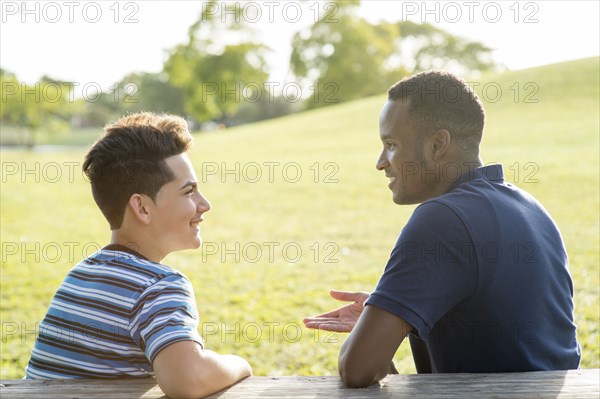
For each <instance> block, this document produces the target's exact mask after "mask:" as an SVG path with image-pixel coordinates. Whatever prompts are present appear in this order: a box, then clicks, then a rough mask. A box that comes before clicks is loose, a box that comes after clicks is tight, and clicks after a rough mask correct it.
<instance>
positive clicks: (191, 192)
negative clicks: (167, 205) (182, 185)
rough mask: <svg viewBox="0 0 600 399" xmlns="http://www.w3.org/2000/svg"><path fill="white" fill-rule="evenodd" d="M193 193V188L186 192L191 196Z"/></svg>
mask: <svg viewBox="0 0 600 399" xmlns="http://www.w3.org/2000/svg"><path fill="white" fill-rule="evenodd" d="M193 193H194V189H193V188H192V189H191V190H189V191H187V192H186V194H187V195H191V194H193Z"/></svg>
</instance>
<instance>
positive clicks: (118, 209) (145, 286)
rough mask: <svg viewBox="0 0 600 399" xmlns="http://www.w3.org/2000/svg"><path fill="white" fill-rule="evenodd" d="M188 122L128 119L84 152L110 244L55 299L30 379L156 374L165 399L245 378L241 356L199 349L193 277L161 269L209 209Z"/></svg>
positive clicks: (194, 239) (195, 240) (192, 242)
mask: <svg viewBox="0 0 600 399" xmlns="http://www.w3.org/2000/svg"><path fill="white" fill-rule="evenodd" d="M191 143H192V136H191V135H190V133H189V131H188V127H187V123H186V121H185V120H184V119H182V118H180V117H176V116H173V115H155V114H152V113H140V114H133V115H129V116H126V117H123V118H121V119H119V120H118V121H117V122H116V123H114V124H112V125H109V126H107V127H106V129H105V134H104V136H102V137H101V138H100V139H99V140H98V141H97V142H96V143H95V144H94V146H93V147H92V149H91V150H90V151H89V152H88V154H87V155H86V159H85V162H84V165H83V170H84V172H85V173H86V175H87V176H88V177H89V179H90V182H91V186H92V194H93V196H94V200H95V201H96V204H97V205H98V207H99V208H100V210H101V211H102V213H103V214H104V216H105V218H106V219H107V221H108V222H109V224H110V229H111V231H112V237H111V243H110V245H108V246H106V247H104V248H102V249H101V250H99V251H97V252H96V253H94V254H92V255H91V256H89V257H88V258H86V259H84V260H82V261H81V262H80V263H78V264H77V265H76V266H75V267H74V268H73V269H72V270H71V271H70V272H69V273H68V275H67V276H66V277H65V279H64V281H63V282H62V284H61V285H60V287H59V289H58V291H57V293H56V295H55V296H54V298H53V299H52V302H51V304H50V307H49V309H48V312H47V314H46V317H45V318H44V320H43V321H42V322H41V323H40V333H39V336H38V338H37V340H36V342H35V345H34V348H33V350H32V353H31V359H30V361H29V365H28V366H27V370H26V372H27V378H119V377H121V378H122V377H151V376H152V375H154V376H155V377H156V379H157V381H158V384H159V385H160V387H161V388H162V390H163V391H164V392H165V393H166V394H167V395H168V396H170V397H177V398H187V397H193V398H197V397H201V396H205V395H208V394H210V393H213V392H216V391H219V390H221V389H223V388H225V387H227V386H229V385H231V384H234V383H235V382H237V381H239V380H240V379H242V378H245V377H247V376H249V375H251V369H250V365H249V364H248V362H246V360H244V359H242V358H241V357H238V356H235V355H221V354H217V353H215V352H212V351H209V350H206V349H204V343H203V340H202V338H201V337H200V335H199V334H198V330H197V329H198V311H197V310H196V301H195V298H194V291H193V288H192V285H191V283H190V281H189V280H188V279H187V278H186V277H185V276H184V275H183V274H181V273H180V272H178V271H176V270H174V269H172V268H170V267H169V266H166V265H163V264H161V262H162V261H163V259H164V258H165V257H166V256H167V255H168V254H170V253H171V252H174V251H178V250H181V249H187V248H198V247H199V246H200V244H201V237H200V223H201V222H202V220H203V214H204V213H205V212H207V211H208V210H209V209H210V203H209V202H208V201H207V200H206V199H205V198H204V197H203V196H202V194H201V193H200V192H199V191H198V182H197V178H196V174H195V172H194V169H193V166H192V164H191V162H190V160H189V158H188V157H187V155H186V154H185V152H186V151H187V149H188V148H189V147H190V146H191Z"/></svg>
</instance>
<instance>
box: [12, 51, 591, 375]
mask: <svg viewBox="0 0 600 399" xmlns="http://www.w3.org/2000/svg"><path fill="white" fill-rule="evenodd" d="M598 71H599V65H598V58H592V59H584V60H577V61H572V62H566V63H561V64H555V65H549V66H544V67H538V68H533V69H528V70H522V71H511V72H505V73H501V74H496V75H484V76H482V77H480V78H477V79H471V80H470V81H471V82H472V83H473V85H474V86H475V87H476V90H477V91H478V92H479V93H480V95H481V97H482V98H483V100H484V101H485V107H486V110H487V122H486V128H485V133H484V139H483V143H482V159H483V160H484V162H485V163H486V164H488V163H502V164H504V167H505V173H506V179H507V180H508V181H511V182H514V183H515V184H517V185H518V186H520V187H522V188H524V189H525V190H527V191H529V192H531V193H532V194H533V195H534V196H536V197H537V198H538V199H539V200H540V201H541V202H542V203H543V204H544V206H545V207H546V208H547V209H548V211H549V212H550V213H551V214H552V216H553V217H554V219H555V220H556V222H557V224H558V226H559V227H560V229H561V231H562V234H563V237H564V240H565V242H566V245H567V250H568V253H569V259H570V269H571V273H572V276H573V280H574V285H575V321H576V323H577V325H578V339H579V342H580V344H581V346H582V350H583V358H582V367H585V368H589V367H600V347H599V339H600V335H599V287H600V281H599V248H598V243H599V240H600V237H599V207H600V204H599V159H598V158H599V109H600V104H599V92H598V91H599V90H598V88H599V81H598V76H599V74H598ZM382 92H384V88H382ZM384 101H385V96H384V95H382V96H376V97H371V98H366V99H363V100H359V101H354V102H351V103H345V104H340V105H335V106H331V107H327V108H324V109H318V110H314V111H310V112H305V113H301V114H296V115H291V116H287V117H284V118H280V119H276V120H271V121H266V122H261V123H255V124H251V125H245V126H242V127H238V128H234V129H228V130H224V131H219V132H211V133H201V134H197V135H196V142H195V146H194V148H193V149H192V151H191V154H190V155H191V158H192V160H193V162H194V164H195V167H196V172H197V175H198V179H199V181H200V190H201V191H202V192H203V193H204V194H205V196H206V197H207V198H208V199H209V200H210V201H211V203H212V209H211V211H210V212H208V213H207V214H206V215H205V221H204V222H203V223H202V236H203V239H204V244H203V248H202V250H195V251H192V250H189V251H183V252H180V253H175V254H172V255H170V256H169V257H168V258H167V259H166V260H165V263H166V264H168V265H170V266H172V267H174V268H176V269H179V270H181V271H182V272H183V273H185V274H186V275H187V276H188V277H189V278H190V280H191V281H192V283H193V285H194V289H195V292H196V299H197V303H198V309H199V312H200V317H201V320H202V324H201V330H202V331H201V333H202V334H203V335H204V337H205V340H206V344H207V347H209V348H211V349H214V350H216V351H218V352H223V353H236V354H239V355H242V356H244V357H246V358H247V359H249V361H250V363H251V364H252V366H253V369H254V373H255V375H335V374H337V365H336V364H337V353H338V350H339V348H340V345H341V343H342V342H343V341H344V339H345V335H344V334H332V333H318V332H314V331H312V330H307V329H305V328H304V327H303V325H302V318H303V317H304V316H307V315H313V314H318V313H321V312H323V311H326V310H330V309H332V308H333V307H335V306H337V305H338V304H337V303H335V301H334V300H332V299H331V298H329V296H328V291H329V290H330V289H332V288H336V289H344V290H364V291H369V290H372V289H373V288H374V286H375V285H376V283H377V281H378V278H379V276H380V275H381V273H382V271H383V268H384V266H385V263H386V260H387V258H388V255H389V252H390V250H391V248H392V247H393V245H394V243H395V241H396V238H397V236H398V234H399V232H400V230H401V229H402V227H403V226H404V224H405V223H406V221H407V219H408V218H409V216H410V215H411V213H412V211H413V209H414V206H402V207H401V206H397V205H394V203H393V202H392V200H391V194H390V192H389V190H388V188H387V184H388V180H387V179H386V178H385V177H384V175H383V173H382V172H378V171H377V170H376V169H375V162H376V160H377V158H378V156H379V151H380V149H381V143H380V141H379V137H378V116H379V111H380V109H381V106H382V105H383V103H384ZM84 154H85V148H84V147H77V148H75V149H73V150H68V151H56V152H42V153H40V152H26V151H12V150H11V151H3V152H2V153H1V155H2V190H1V196H0V199H1V201H0V206H1V220H2V223H1V228H0V233H1V239H2V250H1V252H2V255H1V257H2V265H1V282H0V287H1V304H0V311H1V315H0V318H1V324H2V336H1V359H2V363H1V378H3V379H8V378H21V377H22V376H23V375H24V368H25V366H26V363H27V360H28V358H29V353H30V351H31V348H32V346H33V343H34V339H35V334H36V329H37V323H38V322H39V321H40V320H41V319H42V317H43V316H44V314H45V311H46V308H47V307H48V304H49V302H50V300H51V298H52V295H53V294H54V292H55V290H56V289H57V287H58V285H59V284H60V282H61V280H62V278H63V276H64V275H65V274H66V273H67V272H68V271H69V269H70V268H71V267H72V266H73V264H74V263H76V262H77V261H79V260H80V258H82V257H83V256H86V255H87V254H90V253H91V252H93V251H94V250H96V249H98V248H99V247H101V246H103V245H105V244H106V243H107V242H108V240H109V237H110V232H109V230H108V224H107V223H106V222H105V221H104V219H103V217H102V215H101V213H100V211H99V210H97V208H96V205H95V204H94V202H93V199H92V197H91V194H90V189H89V184H88V183H87V182H86V181H85V179H84V178H83V177H82V175H81V172H80V170H81V163H82V159H83V156H84ZM90 339H93V337H90ZM395 361H396V363H397V367H398V369H399V370H400V372H405V373H412V372H415V370H414V366H413V364H412V358H411V356H410V350H409V348H408V345H407V344H403V345H402V346H401V348H400V349H399V351H398V352H397V354H396V357H395Z"/></svg>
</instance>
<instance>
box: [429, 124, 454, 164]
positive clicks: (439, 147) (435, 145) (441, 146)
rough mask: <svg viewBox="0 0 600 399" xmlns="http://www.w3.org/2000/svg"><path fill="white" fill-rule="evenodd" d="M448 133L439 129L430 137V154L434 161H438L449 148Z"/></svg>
mask: <svg viewBox="0 0 600 399" xmlns="http://www.w3.org/2000/svg"><path fill="white" fill-rule="evenodd" d="M450 139H451V137H450V132H449V131H447V130H446V129H440V130H438V131H437V132H435V133H433V134H432V135H431V137H430V145H431V154H432V157H433V160H434V161H438V160H439V159H440V158H442V157H443V156H444V155H446V152H447V151H448V148H449V147H450Z"/></svg>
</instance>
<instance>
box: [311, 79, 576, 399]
mask: <svg viewBox="0 0 600 399" xmlns="http://www.w3.org/2000/svg"><path fill="white" fill-rule="evenodd" d="M484 119H485V115H484V110H483V106H482V104H481V102H480V101H479V98H477V95H476V94H475V93H474V92H473V91H472V89H471V88H470V87H469V86H468V84H467V83H466V82H465V81H464V80H462V79H460V78H458V77H456V76H454V75H451V74H449V73H444V72H437V71H431V72H424V73H420V74H417V75H415V76H412V77H409V78H405V79H403V80H402V81H400V82H398V83H397V84H396V85H394V86H393V87H392V88H391V89H390V90H389V92H388V100H387V102H386V103H385V105H384V107H383V110H382V111H381V115H380V119H379V131H380V138H381V141H382V143H383V151H382V153H381V155H380V157H379V160H378V162H377V169H378V170H381V171H383V172H385V175H386V177H388V178H389V188H390V190H391V191H392V196H393V200H394V202H395V203H396V204H416V203H421V205H419V206H418V207H417V208H416V210H415V211H414V213H413V215H412V217H411V218H410V220H409V221H408V223H407V224H406V226H405V227H404V228H403V230H402V232H401V233H400V236H399V238H398V241H397V243H396V245H395V247H394V249H393V250H392V253H391V255H390V259H389V261H388V264H387V266H386V268H385V271H384V273H383V276H382V277H381V279H380V280H379V283H378V284H377V287H376V289H375V291H374V292H372V293H371V294H370V295H369V294H368V293H365V292H355V293H350V292H339V291H332V293H331V295H332V296H333V297H334V298H336V299H339V300H345V301H352V302H353V303H352V304H350V305H347V306H344V307H342V308H340V309H337V310H334V311H332V312H328V313H325V314H322V315H320V316H316V317H310V318H306V319H305V324H306V326H307V327H310V328H321V329H326V330H332V331H346V332H350V331H351V334H350V336H349V337H348V339H347V340H346V342H344V344H343V346H342V348H341V351H340V356H339V372H340V375H341V377H342V379H343V380H344V382H345V383H346V384H347V385H349V386H353V387H362V386H367V385H370V384H372V383H374V382H376V381H378V380H380V379H381V378H383V377H384V376H385V375H387V374H388V372H390V371H391V370H392V369H393V365H392V367H391V366H390V364H392V357H393V356H394V353H395V352H396V350H397V348H398V346H399V345H400V343H401V342H402V341H403V340H404V338H405V337H406V336H407V335H409V334H410V339H411V347H412V349H413V357H414V358H415V363H416V366H417V371H419V372H426V371H429V372H432V371H433V372H503V371H528V370H557V369H574V368H577V367H578V366H579V361H580V357H581V351H580V347H579V345H578V343H577V340H576V326H575V324H574V322H573V285H572V282H571V276H570V275H569V271H568V262H567V254H566V250H565V246H564V243H563V240H562V237H561V235H560V233H559V231H558V228H557V226H556V224H555V223H554V221H553V220H552V218H551V217H550V215H549V214H548V213H547V212H546V210H545V209H544V208H543V207H542V206H541V205H540V203H539V202H537V201H536V200H535V199H534V198H533V197H532V196H531V195H529V194H528V193H526V192H525V191H523V190H521V189H519V188H517V187H515V186H514V185H512V184H510V183H506V182H505V181H504V177H503V170H502V166H501V165H489V166H483V162H482V161H481V159H480V157H479V144H480V141H481V137H482V132H483V126H484ZM363 305H365V306H363Z"/></svg>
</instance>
